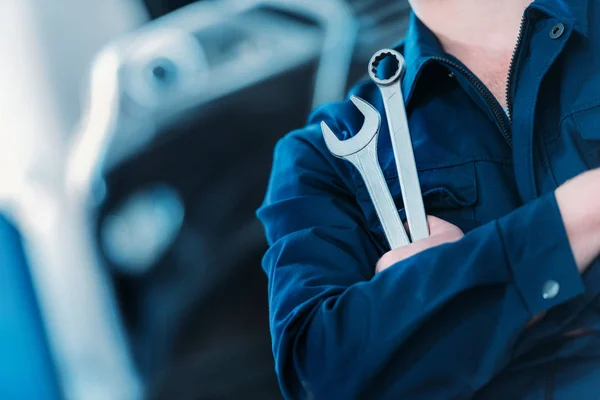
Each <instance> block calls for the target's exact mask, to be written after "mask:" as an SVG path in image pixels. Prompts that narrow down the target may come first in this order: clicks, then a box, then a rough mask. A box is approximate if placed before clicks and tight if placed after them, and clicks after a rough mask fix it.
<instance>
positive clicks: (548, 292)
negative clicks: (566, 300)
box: [542, 281, 560, 300]
mask: <svg viewBox="0 0 600 400" xmlns="http://www.w3.org/2000/svg"><path fill="white" fill-rule="evenodd" d="M559 291H560V285H559V284H558V282H556V281H548V282H546V283H544V286H543V287H542V297H543V298H544V299H545V300H551V299H553V298H555V297H556V296H557V295H558V292H559Z"/></svg>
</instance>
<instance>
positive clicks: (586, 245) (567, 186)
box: [555, 169, 600, 273]
mask: <svg viewBox="0 0 600 400" xmlns="http://www.w3.org/2000/svg"><path fill="white" fill-rule="evenodd" d="M555 195H556V201H557V203H558V208H559V209H560V213H561V216H562V219H563V223H564V225H565V230H566V232H567V236H568V238H569V244H570V245H571V250H572V251H573V256H574V257H575V262H576V263H577V268H578V269H579V272H581V273H583V272H584V271H585V270H586V269H587V268H588V267H589V266H590V264H591V263H592V261H594V260H595V259H596V258H597V257H598V256H599V255H600V202H599V201H598V199H599V198H600V169H595V170H591V171H588V172H585V173H583V174H581V175H578V176H576V177H575V178H573V179H571V180H569V181H567V182H566V183H564V184H563V185H562V186H560V187H559V188H558V189H556V192H555Z"/></svg>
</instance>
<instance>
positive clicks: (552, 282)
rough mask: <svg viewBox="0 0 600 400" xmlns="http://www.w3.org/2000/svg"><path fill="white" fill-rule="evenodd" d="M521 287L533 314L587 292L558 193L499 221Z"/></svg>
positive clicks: (524, 299) (516, 280)
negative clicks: (561, 211) (562, 213)
mask: <svg viewBox="0 0 600 400" xmlns="http://www.w3.org/2000/svg"><path fill="white" fill-rule="evenodd" d="M498 228H499V231H500V236H501V238H502V240H503V245H504V250H505V253H506V255H507V258H508V261H509V264H510V268H511V270H512V274H513V278H514V282H515V285H516V287H517V290H518V291H519V293H520V295H521V298H522V299H523V302H524V303H525V306H526V307H527V308H528V310H529V312H530V313H531V315H532V316H533V315H537V314H539V313H540V312H542V311H546V310H548V309H550V308H552V307H555V306H557V305H560V304H563V303H565V302H567V301H569V300H571V299H573V298H574V297H577V296H579V295H581V294H583V292H584V286H583V281H582V279H581V275H580V274H579V270H578V269H577V264H576V263H575V258H574V256H573V252H572V250H571V246H570V245H569V239H568V238H567V233H566V230H565V227H564V224H563V221H562V217H561V215H560V210H559V208H558V204H557V202H556V197H555V196H554V193H549V194H547V195H544V196H543V197H541V198H539V199H538V200H537V201H534V202H533V203H531V204H528V205H526V206H524V207H522V208H520V209H519V210H517V211H516V212H514V213H511V214H510V215H508V216H506V217H504V218H502V219H500V220H499V221H498Z"/></svg>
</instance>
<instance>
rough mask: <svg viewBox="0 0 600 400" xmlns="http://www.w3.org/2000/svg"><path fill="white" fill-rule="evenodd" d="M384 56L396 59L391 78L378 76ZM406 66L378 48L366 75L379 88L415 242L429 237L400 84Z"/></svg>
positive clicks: (387, 51) (397, 54)
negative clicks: (396, 64)
mask: <svg viewBox="0 0 600 400" xmlns="http://www.w3.org/2000/svg"><path fill="white" fill-rule="evenodd" d="M387 57H395V58H396V59H397V60H398V66H397V69H396V71H395V73H394V74H392V76H391V77H389V78H387V79H382V78H379V77H378V76H377V68H378V66H379V64H380V62H381V61H383V60H384V59H385V58H387ZM405 65H406V63H405V61H404V57H402V55H401V54H400V53H398V52H397V51H395V50H391V49H383V50H379V51H378V52H377V53H375V54H374V55H373V57H372V58H371V61H370V62H369V76H370V77H371V79H372V80H373V82H375V84H377V86H378V87H379V90H380V91H381V96H382V98H383V104H384V107H385V114H386V116H387V122H388V126H389V131H390V137H391V141H392V149H393V151H394V159H395V160H396V168H397V170H398V179H399V180H400V190H401V192H402V200H403V201H404V208H405V210H406V219H407V220H408V228H409V230H410V236H411V239H412V241H413V242H414V241H417V240H420V239H424V238H426V237H428V236H429V226H428V224H427V216H426V214H425V206H424V205H423V196H422V193H421V185H420V183H419V175H418V174H417V166H416V163H415V156H414V153H413V147H412V141H411V138H410V131H409V130H408V121H407V118H406V109H405V107H404V98H403V97H402V88H401V84H400V78H401V76H402V73H403V71H404V68H405Z"/></svg>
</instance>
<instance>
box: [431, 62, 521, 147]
mask: <svg viewBox="0 0 600 400" xmlns="http://www.w3.org/2000/svg"><path fill="white" fill-rule="evenodd" d="M433 58H434V59H435V60H437V61H439V62H442V63H445V64H447V65H450V66H452V67H453V68H455V69H457V70H458V71H460V72H461V73H462V74H463V75H464V76H465V77H466V78H467V79H468V80H469V82H471V84H472V85H473V86H475V88H476V89H477V91H478V92H479V93H481V95H482V96H483V98H484V99H485V101H486V102H487V103H488V105H489V106H490V108H491V109H492V112H493V113H494V117H496V120H497V121H498V124H499V125H500V130H501V131H502V135H503V136H504V138H505V139H506V141H507V142H508V145H509V146H510V147H512V135H511V133H510V127H509V126H507V124H506V114H505V113H504V110H502V107H500V105H499V104H498V101H496V98H495V97H494V95H493V94H492V93H491V92H490V90H489V89H488V88H487V87H486V86H485V85H484V84H483V82H481V81H480V80H479V78H477V77H476V76H475V75H474V74H473V73H472V72H471V71H469V70H468V69H466V68H465V67H463V66H462V65H460V64H458V63H456V62H454V61H451V60H448V59H446V58H442V57H433Z"/></svg>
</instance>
